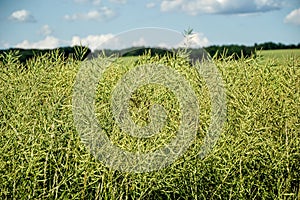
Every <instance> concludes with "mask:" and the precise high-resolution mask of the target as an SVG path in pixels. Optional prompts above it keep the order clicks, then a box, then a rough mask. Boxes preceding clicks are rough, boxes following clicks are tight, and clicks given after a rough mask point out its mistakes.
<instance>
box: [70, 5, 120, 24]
mask: <svg viewBox="0 0 300 200" xmlns="http://www.w3.org/2000/svg"><path fill="white" fill-rule="evenodd" d="M114 16H115V13H114V11H113V10H111V9H110V8H108V7H101V8H100V9H99V10H92V11H89V12H88V13H76V14H73V15H65V16H64V18H65V19H66V20H68V21H76V20H96V21H104V20H108V19H111V18H113V17H114Z"/></svg>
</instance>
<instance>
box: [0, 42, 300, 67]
mask: <svg viewBox="0 0 300 200" xmlns="http://www.w3.org/2000/svg"><path fill="white" fill-rule="evenodd" d="M82 49H85V51H82ZM204 49H205V51H206V52H207V53H208V54H209V55H210V56H211V57H216V58H226V57H229V56H230V57H231V58H233V59H239V58H241V57H251V56H256V51H257V50H275V49H300V43H299V44H297V45H295V44H289V45H285V44H282V43H274V42H265V43H261V44H257V43H255V44H254V45H253V46H245V45H234V44H232V45H212V46H208V47H205V48H204ZM149 50H150V52H151V55H159V56H162V55H165V54H171V53H173V52H176V51H178V49H173V50H168V49H162V48H149V47H131V48H127V49H122V50H111V49H104V50H95V51H94V52H91V50H90V49H89V48H87V47H82V46H74V47H60V48H56V49H21V48H10V49H6V50H0V55H3V54H6V53H8V52H9V51H17V52H18V57H19V61H20V62H21V63H25V62H26V60H28V59H31V58H33V57H34V56H37V55H44V54H46V53H51V52H52V53H53V52H55V51H58V52H59V53H61V54H62V56H63V57H64V58H66V59H67V58H69V57H72V58H74V59H76V60H84V59H86V58H91V57H97V56H98V55H99V54H105V55H106V56H111V55H117V56H138V55H142V54H144V53H145V52H149ZM188 52H189V53H190V58H191V60H192V61H193V60H196V59H199V56H200V57H201V56H203V55H204V54H205V53H204V51H203V49H201V48H198V49H188ZM0 61H3V56H0Z"/></svg>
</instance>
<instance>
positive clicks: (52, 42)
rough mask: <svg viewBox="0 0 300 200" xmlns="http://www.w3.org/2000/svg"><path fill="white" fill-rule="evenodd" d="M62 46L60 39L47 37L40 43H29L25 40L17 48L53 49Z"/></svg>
mask: <svg viewBox="0 0 300 200" xmlns="http://www.w3.org/2000/svg"><path fill="white" fill-rule="evenodd" d="M60 45H61V41H60V40H59V39H57V38H55V37H52V36H47V37H46V38H45V39H43V40H40V41H38V42H29V41H28V40H24V41H23V42H21V43H19V44H17V45H16V47H17V48H23V49H52V48H56V47H59V46H60Z"/></svg>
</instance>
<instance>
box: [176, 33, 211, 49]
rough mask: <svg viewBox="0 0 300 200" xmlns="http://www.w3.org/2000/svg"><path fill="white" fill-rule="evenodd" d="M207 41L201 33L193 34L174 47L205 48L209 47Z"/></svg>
mask: <svg viewBox="0 0 300 200" xmlns="http://www.w3.org/2000/svg"><path fill="white" fill-rule="evenodd" d="M209 43H210V42H209V40H208V38H207V37H205V36H204V34H203V33H194V34H192V35H190V36H188V37H186V38H184V39H183V40H182V41H181V42H180V43H179V44H177V45H176V47H189V48H199V47H206V46H208V45H209Z"/></svg>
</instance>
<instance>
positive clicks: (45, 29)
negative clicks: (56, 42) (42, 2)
mask: <svg viewBox="0 0 300 200" xmlns="http://www.w3.org/2000/svg"><path fill="white" fill-rule="evenodd" d="M52 33H53V30H52V29H51V28H50V26H49V25H48V24H46V25H44V26H42V27H41V28H40V30H39V34H41V35H51V34H52Z"/></svg>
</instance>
